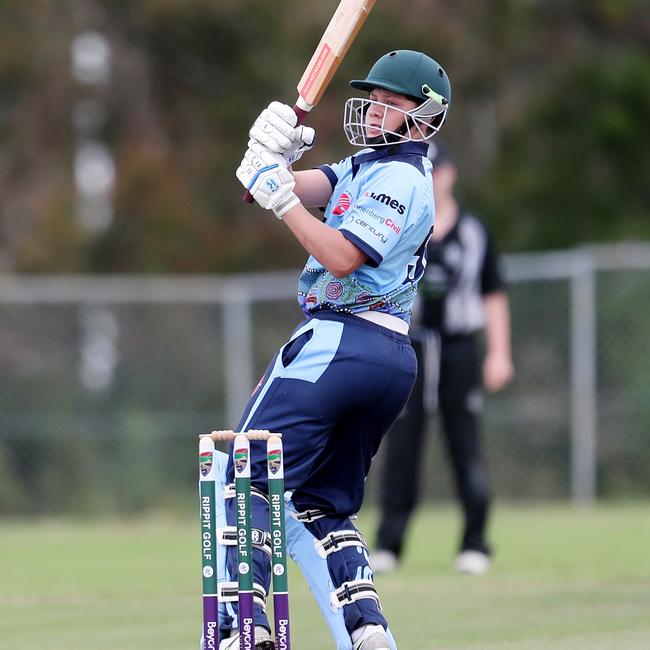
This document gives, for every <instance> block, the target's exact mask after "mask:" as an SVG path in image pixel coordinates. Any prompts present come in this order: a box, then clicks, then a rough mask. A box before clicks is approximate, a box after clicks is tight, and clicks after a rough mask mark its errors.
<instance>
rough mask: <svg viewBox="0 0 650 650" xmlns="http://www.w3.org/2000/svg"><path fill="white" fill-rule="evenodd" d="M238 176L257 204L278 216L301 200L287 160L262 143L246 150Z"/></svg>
mask: <svg viewBox="0 0 650 650" xmlns="http://www.w3.org/2000/svg"><path fill="white" fill-rule="evenodd" d="M236 175H237V178H238V179H239V181H240V182H241V184H242V185H243V186H244V187H245V188H246V189H247V190H248V191H249V192H250V193H251V194H252V196H253V198H254V199H255V200H256V201H257V203H259V205H260V206H261V207H263V208H264V209H266V210H273V212H274V213H275V216H276V217H277V218H278V219H282V215H283V214H284V213H285V212H287V211H288V210H290V209H291V208H293V206H294V205H298V203H300V199H299V198H298V197H297V196H296V195H295V194H294V192H293V188H294V187H295V185H296V181H295V179H294V177H293V175H292V174H291V172H290V171H289V170H288V169H287V161H286V160H285V159H284V158H283V157H282V155H281V154H279V153H273V152H272V151H269V150H268V149H267V148H266V147H264V146H262V145H261V144H259V143H254V144H253V145H251V146H250V147H249V148H248V149H247V150H246V153H245V154H244V158H243V159H242V161H241V163H240V165H239V167H238V168H237V172H236Z"/></svg>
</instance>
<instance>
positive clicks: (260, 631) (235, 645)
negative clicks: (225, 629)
mask: <svg viewBox="0 0 650 650" xmlns="http://www.w3.org/2000/svg"><path fill="white" fill-rule="evenodd" d="M219 650H239V632H238V631H237V630H233V634H232V636H229V637H228V638H227V639H223V641H221V643H220V644H219ZM255 650H275V643H273V639H272V638H271V635H270V634H269V631H268V630H267V629H266V628H265V627H262V626H261V625H256V626H255Z"/></svg>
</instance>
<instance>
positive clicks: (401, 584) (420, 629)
mask: <svg viewBox="0 0 650 650" xmlns="http://www.w3.org/2000/svg"><path fill="white" fill-rule="evenodd" d="M373 515H374V513H373V512H372V511H370V510H368V511H366V512H364V513H362V515H361V517H360V518H359V526H360V528H361V530H362V531H363V532H364V533H365V534H366V536H367V538H368V539H369V540H371V539H372V532H373V525H374V516H373ZM457 530H458V515H457V513H456V512H455V510H453V509H452V508H449V507H448V508H439V509H430V510H424V511H421V512H420V513H419V515H418V517H417V520H416V522H415V526H414V529H413V531H412V535H411V537H410V540H409V545H408V552H407V557H406V558H405V561H404V564H403V567H402V568H401V570H400V571H399V572H398V573H396V574H393V575H390V576H380V577H379V578H378V579H377V583H378V588H379V592H380V595H381V598H382V602H383V606H384V611H385V613H386V616H387V618H388V620H389V621H390V624H391V627H392V629H393V632H394V634H395V636H396V638H397V640H398V643H399V647H400V650H450V649H452V648H457V649H470V648H471V649H476V650H497V649H498V650H515V649H516V650H537V649H545V648H549V649H550V648H552V649H553V650H647V649H649V648H650V503H647V502H646V503H635V504H621V505H601V506H598V507H596V508H593V509H585V510H580V509H574V508H572V507H570V506H566V505H556V506H549V505H545V506H542V505H540V506H523V505H520V506H508V505H505V504H498V505H497V507H496V509H495V513H494V517H493V521H492V539H493V542H494V545H495V547H496V557H495V562H494V566H493V570H492V571H491V572H490V573H489V574H488V575H486V576H483V577H478V578H476V577H467V576H459V575H456V574H455V573H454V572H453V571H452V569H451V560H452V557H453V552H454V544H455V538H456V535H457ZM294 568H295V567H292V572H291V574H290V592H291V606H292V636H293V647H294V649H295V650H331V649H332V648H333V643H332V641H331V639H330V637H329V635H328V632H327V630H326V628H325V625H324V623H323V622H322V621H321V619H320V614H319V613H318V611H317V609H316V608H315V605H314V604H313V603H312V601H311V598H310V596H309V594H308V591H307V589H306V588H305V586H304V584H303V582H302V578H301V576H300V575H299V574H298V573H297V572H296V571H294V570H293V569H294ZM200 587H201V580H200V555H199V537H198V517H197V518H196V520H195V519H194V518H184V517H178V518H170V517H161V516H157V517H146V518H144V519H142V520H128V521H125V520H120V521H109V522H107V521H103V520H99V521H87V520H81V521H71V520H63V521H59V520H48V521H35V522H30V521H15V520H12V521H6V520H5V521H3V522H2V523H0V612H2V614H1V615H0V647H2V648H11V650H37V649H38V650H87V649H88V648H93V650H181V649H183V650H185V649H193V650H196V649H197V648H198V637H199V633H200V632H199V631H200V616H201V614H200V612H201V609H200V608H201V596H200Z"/></svg>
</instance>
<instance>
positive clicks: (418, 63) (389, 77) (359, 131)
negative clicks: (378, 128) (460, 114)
mask: <svg viewBox="0 0 650 650" xmlns="http://www.w3.org/2000/svg"><path fill="white" fill-rule="evenodd" d="M350 85H351V86H352V87H353V88H358V89H359V90H365V91H367V92H370V91H372V90H374V89H375V88H383V89H384V90H390V91H392V92H395V93H399V94H400V95H405V96H406V97H408V98H409V99H412V100H414V101H416V102H418V106H417V107H416V108H414V109H412V110H411V111H408V112H405V115H406V116H407V117H410V118H411V121H410V122H409V121H406V122H405V125H406V128H404V129H400V131H398V132H391V131H386V132H385V136H388V137H384V138H383V140H384V141H382V142H374V140H377V138H366V137H365V127H364V125H363V122H364V116H365V112H366V111H367V109H368V107H369V105H370V103H372V100H360V99H356V98H355V99H352V100H348V102H347V103H346V117H345V119H344V122H345V123H344V129H345V131H346V135H347V136H348V140H349V141H350V142H351V143H352V144H356V145H362V146H365V145H367V144H370V145H377V144H380V145H381V144H393V143H394V142H400V141H408V140H411V139H414V138H412V137H410V135H408V133H407V132H408V131H409V127H410V126H413V125H415V126H416V127H417V129H416V130H417V131H419V133H420V135H421V138H418V139H423V140H428V139H430V138H431V137H433V136H434V135H435V134H436V133H437V132H438V131H439V130H440V127H441V126H442V124H443V122H444V121H445V117H446V115H447V110H448V108H449V104H450V102H451V84H450V83H449V77H448V76H447V73H446V72H445V71H444V69H443V68H442V66H441V65H440V64H439V63H438V62H436V61H434V60H433V59H432V58H431V57H429V56H427V55H426V54H424V53H423V52H414V51H413V50H394V51H393V52H389V53H388V54H384V56H382V57H381V58H380V59H379V60H378V61H377V62H376V63H375V64H374V65H373V66H372V68H371V69H370V72H369V73H368V75H367V77H366V78H365V79H354V80H352V81H351V82H350ZM375 103H380V102H375ZM424 127H427V128H424ZM402 131H404V133H402Z"/></svg>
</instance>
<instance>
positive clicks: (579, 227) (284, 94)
mask: <svg viewBox="0 0 650 650" xmlns="http://www.w3.org/2000/svg"><path fill="white" fill-rule="evenodd" d="M334 5H335V3H334V2H322V1H317V0H310V1H309V2H305V1H304V0H303V1H300V2H299V1H298V0H288V1H286V2H283V3H274V2H264V1H262V0H247V2H240V1H237V0H222V1H219V2H214V1H211V0H185V1H184V2H177V1H174V0H128V1H127V0H110V1H109V0H89V1H88V2H84V3H81V4H79V3H61V2H56V1H54V0H38V1H35V2H30V3H25V2H22V1H20V0H4V2H2V3H1V4H0V85H1V86H2V97H1V98H0V195H1V196H2V197H3V206H2V208H3V209H2V212H1V213H0V233H1V235H0V260H2V268H3V269H4V270H18V271H31V272H48V271H53V272H61V271H73V272H112V271H117V272H160V271H164V272H178V271H180V272H188V271H192V272H210V271H216V272H228V271H235V270H246V269H266V268H279V267H285V268H286V267H295V266H298V265H300V264H301V262H302V261H303V260H304V253H303V252H302V250H301V249H300V247H299V246H298V245H297V244H296V243H295V241H294V240H293V238H292V237H291V235H290V233H288V232H287V230H286V229H285V228H283V227H282V226H281V225H280V224H278V223H276V222H275V221H274V220H273V219H270V218H269V216H268V215H267V214H263V212H262V211H261V210H260V209H259V208H255V207H250V206H247V205H243V204H242V202H241V200H240V196H241V188H240V187H239V184H238V183H237V181H236V180H235V178H234V170H235V168H236V166H237V164H238V162H239V160H240V157H241V155H242V153H243V149H244V147H245V143H246V140H247V136H246V134H247V130H248V127H249V125H250V123H251V121H252V119H253V118H254V117H255V115H256V114H257V113H258V112H259V111H260V109H261V108H263V106H264V105H265V104H266V103H267V102H268V101H270V100H271V99H281V100H284V101H286V102H289V103H291V102H293V101H294V99H295V96H296V90H295V87H296V83H297V80H298V78H299V76H300V74H301V73H302V70H303V68H304V66H305V64H306V61H307V58H308V57H309V56H310V55H311V52H312V51H313V49H314V46H315V45H316V43H317V42H318V39H319V38H320V35H321V33H322V31H323V28H324V26H325V25H326V24H327V22H328V21H329V18H330V16H331V13H332V10H333V8H334ZM644 10H645V4H644V3H642V2H640V1H638V0H626V1H625V2H616V3H613V2H605V1H604V0H603V1H599V2H593V3H580V2H564V3H545V2H538V1H535V2H526V3H522V2H516V1H513V0H499V1H498V2H491V3H476V2H469V1H468V0H463V1H460V2H459V1H454V2H451V1H448V2H436V3H433V4H432V3H430V2H423V1H422V0H407V1H406V2H405V1H403V0H383V1H382V2H381V3H378V4H377V6H376V7H375V9H374V11H373V13H372V14H371V16H370V18H369V20H368V21H367V23H366V25H365V26H364V29H363V30H362V31H361V33H360V34H359V36H358V38H357V40H356V41H355V43H354V45H353V46H352V48H351V50H350V52H349V53H348V56H347V57H346V59H345V61H344V62H343V64H342V66H341V68H340V70H339V72H338V73H337V75H336V76H335V78H334V80H333V81H332V84H331V87H330V89H329V90H328V92H327V94H326V95H325V98H324V99H323V101H322V102H321V104H320V105H319V107H318V110H317V111H315V112H314V114H313V116H310V122H311V123H312V124H313V125H314V126H315V127H316V128H317V130H318V133H319V141H318V146H317V148H316V150H315V151H314V152H313V153H311V154H310V155H309V156H308V157H306V159H305V166H307V167H309V166H312V165H316V164H318V163H320V162H323V161H331V160H338V159H340V158H341V157H343V155H346V154H347V153H349V147H348V146H347V143H346V142H345V139H344V137H343V134H342V130H341V126H340V124H341V112H342V105H343V101H344V100H345V99H346V98H347V97H349V96H350V95H351V94H352V93H351V90H350V88H349V87H348V85H347V82H348V80H349V79H350V78H352V77H359V76H360V75H363V74H365V73H366V72H367V71H368V69H369V67H370V65H371V64H372V63H373V62H374V61H375V60H376V59H377V58H378V57H379V56H381V55H382V54H384V53H385V52H386V51H388V50H390V49H392V48H395V47H408V48H412V49H422V50H424V51H426V52H427V53H429V54H431V55H432V56H433V57H434V58H435V59H436V60H439V61H440V62H441V63H443V65H444V66H445V68H446V69H447V70H448V72H449V75H450V78H451V81H452V86H453V89H454V103H453V107H452V110H451V111H450V115H449V120H448V122H447V125H446V126H445V131H444V133H443V137H444V138H445V139H446V140H447V141H448V144H449V145H450V148H451V149H452V150H453V151H454V153H455V157H456V159H457V161H458V163H459V166H460V167H461V171H462V174H461V181H462V184H463V195H464V198H465V199H467V202H468V203H470V204H471V207H472V208H473V209H474V210H476V211H477V212H480V213H484V214H486V215H487V216H488V217H489V219H490V221H491V225H492V226H493V228H494V229H495V231H496V236H497V238H498V239H499V240H500V241H501V242H502V247H503V248H504V249H505V250H512V249H542V248H546V247H557V246H570V245H573V244H575V243H577V242H579V241H582V240H584V239H603V240H604V239H608V240H615V239H623V238H639V237H647V236H648V235H649V234H650V233H649V232H648V226H647V219H646V215H647V210H648V203H649V197H648V190H647V182H645V179H646V178H647V177H648V175H649V174H648V156H647V153H646V152H647V151H648V140H647V138H648V136H647V132H648V131H647V129H646V128H645V122H644V118H645V116H646V115H647V114H648V107H649V104H650V100H649V99H648V92H649V91H648V88H649V87H650V86H649V84H648V78H649V76H650V72H649V70H650V63H649V61H648V56H647V47H646V43H645V41H644V31H643V27H642V26H643V16H644ZM298 26H299V27H298ZM85 29H96V30H99V31H101V32H103V33H104V34H105V35H106V36H107V37H108V39H109V40H110V43H111V46H112V73H111V79H110V82H109V83H108V84H107V85H106V86H101V87H95V88H90V87H88V86H87V85H86V86H85V85H84V84H81V83H79V82H77V81H75V80H74V79H73V78H72V75H71V73H70V49H69V48H70V43H71V40H72V38H73V37H74V36H75V35H76V34H78V33H79V32H80V31H82V30H85ZM89 99H91V100H93V101H98V102H100V104H102V105H103V106H104V108H105V110H106V119H105V122H104V123H103V124H102V125H101V128H100V129H99V132H98V133H97V134H96V135H97V136H98V137H99V138H100V139H101V140H102V141H103V142H105V143H106V144H107V145H108V146H109V147H110V149H111V150H112V152H113V155H114V156H115V163H116V170H117V186H116V189H115V192H114V197H113V198H114V210H115V218H114V220H113V223H112V224H111V227H110V228H109V229H108V230H107V231H105V232H103V233H99V234H97V235H91V234H89V233H86V232H84V231H83V230H82V229H80V225H79V224H78V223H77V220H76V218H75V216H74V211H75V209H74V188H73V184H72V182H73V176H72V171H71V170H72V156H73V153H74V149H75V146H76V136H75V134H74V130H73V129H72V128H71V124H72V114H73V111H74V110H75V108H76V107H77V106H78V103H79V102H81V101H84V100H89Z"/></svg>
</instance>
